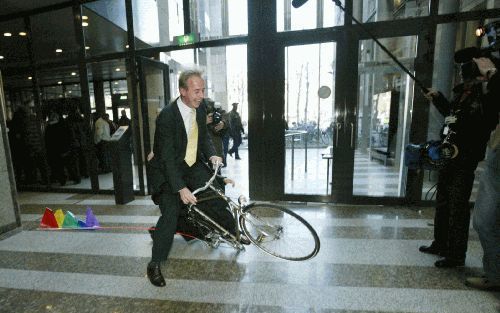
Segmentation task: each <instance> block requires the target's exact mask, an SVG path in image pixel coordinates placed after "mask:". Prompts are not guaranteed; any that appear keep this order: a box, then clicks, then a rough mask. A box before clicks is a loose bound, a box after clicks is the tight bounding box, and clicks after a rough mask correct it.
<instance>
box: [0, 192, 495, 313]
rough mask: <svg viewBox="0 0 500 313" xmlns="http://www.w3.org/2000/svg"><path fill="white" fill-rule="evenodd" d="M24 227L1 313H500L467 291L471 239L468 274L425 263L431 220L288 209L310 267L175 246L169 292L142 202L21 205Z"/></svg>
mask: <svg viewBox="0 0 500 313" xmlns="http://www.w3.org/2000/svg"><path fill="white" fill-rule="evenodd" d="M19 202H20V204H21V213H22V221H23V227H22V230H18V231H15V232H13V233H10V234H8V235H4V236H2V237H0V239H1V240H0V312H2V313H3V312H110V313H112V312H271V313H273V312H280V313H285V312H323V313H326V312H328V313H333V312H336V313H347V312H353V313H354V312H357V313H363V312H405V313H408V312H439V313H448V312H449V313H457V312H464V313H465V312H467V313H474V312H477V313H490V312H491V313H494V312H499V309H500V293H492V292H482V291H477V290H473V289H471V288H468V287H466V286H465V285H464V284H463V281H464V278H465V277H466V276H468V275H478V274H480V273H481V247H480V243H479V241H478V237H477V234H476V233H475V232H474V231H473V230H471V234H470V241H469V249H468V255H467V260H466V266H465V267H463V268H459V269H437V268H435V267H434V266H433V263H434V261H435V260H436V259H437V257H434V256H431V255H426V254H422V253H419V252H418V246H419V245H421V244H426V243H429V241H430V240H431V238H432V224H431V223H432V215H433V211H432V209H431V208H415V207H412V208H407V207H383V206H352V205H326V204H312V203H304V204H301V205H287V206H288V207H290V208H292V209H293V210H294V211H295V212H297V213H299V214H300V215H301V216H303V217H304V218H306V219H307V220H308V221H309V222H310V223H311V224H312V225H313V226H314V228H315V229H316V230H317V232H318V234H319V236H320V238H321V250H320V252H319V254H318V255H317V256H316V257H315V258H314V259H312V260H309V261H304V262H290V261H283V260H280V259H276V258H273V257H271V256H268V255H266V254H265V253H263V252H261V251H260V250H258V249H257V248H255V247H252V246H250V247H248V248H247V249H246V251H244V252H241V253H239V254H238V253H236V252H235V251H234V250H233V249H232V248H229V247H224V246H221V247H219V248H218V249H211V248H209V247H207V246H205V245H204V244H203V243H202V242H199V241H194V242H190V243H186V242H185V241H184V240H183V239H182V238H180V237H179V238H177V237H176V238H175V241H174V246H173V249H172V252H171V254H170V257H169V260H168V261H167V262H166V264H165V265H164V266H163V273H164V275H165V278H166V280H167V286H166V287H165V288H157V287H154V286H152V285H151V284H150V283H149V281H148V279H147V278H146V277H145V269H146V265H147V263H148V261H149V258H150V254H151V240H150V237H149V234H148V233H147V231H146V228H147V227H149V226H151V225H153V224H154V223H155V222H156V219H157V217H158V214H159V210H158V208H157V207H156V206H155V205H153V203H152V202H151V201H150V200H149V199H148V198H141V197H138V198H136V200H134V201H133V202H130V203H128V204H127V205H115V204H114V199H113V197H112V196H110V195H83V194H71V193H66V194H63V193H57V194H51V193H33V192H24V193H20V194H19ZM45 207H50V208H52V209H63V210H65V211H67V210H69V211H71V212H73V213H74V214H75V215H77V216H79V217H82V216H83V215H84V214H85V210H86V208H87V207H91V208H92V209H93V211H94V213H95V215H96V216H97V218H98V220H99V221H100V223H101V225H102V226H103V228H102V229H100V230H94V231H71V230H57V231H47V230H40V229H38V225H39V221H40V218H41V217H42V214H43V211H44V208H45Z"/></svg>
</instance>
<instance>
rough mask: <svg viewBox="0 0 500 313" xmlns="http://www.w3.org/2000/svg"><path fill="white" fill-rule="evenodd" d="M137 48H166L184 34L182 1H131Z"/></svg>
mask: <svg viewBox="0 0 500 313" xmlns="http://www.w3.org/2000/svg"><path fill="white" fill-rule="evenodd" d="M132 6H133V15H134V33H135V37H136V39H137V41H136V45H137V48H139V49H140V48H146V47H155V46H168V45H171V44H172V40H173V37H174V36H179V35H183V34H184V13H183V1H182V0H133V3H132Z"/></svg>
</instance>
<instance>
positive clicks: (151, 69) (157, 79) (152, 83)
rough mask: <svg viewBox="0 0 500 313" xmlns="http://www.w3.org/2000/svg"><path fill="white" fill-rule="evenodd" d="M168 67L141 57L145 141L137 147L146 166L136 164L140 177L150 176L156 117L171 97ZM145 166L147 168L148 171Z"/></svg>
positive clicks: (141, 122) (140, 70)
mask: <svg viewBox="0 0 500 313" xmlns="http://www.w3.org/2000/svg"><path fill="white" fill-rule="evenodd" d="M168 69H169V68H168V65H166V64H164V63H162V62H158V61H154V60H151V59H147V58H139V77H140V80H139V86H140V97H141V103H140V116H139V117H138V120H139V121H140V125H142V127H141V130H142V134H141V135H142V141H143V143H142V146H141V148H142V149H136V151H142V152H141V153H143V157H142V160H144V162H145V163H146V166H142V165H141V166H139V165H137V164H136V166H135V169H136V171H135V173H137V175H138V177H140V176H141V175H144V174H146V178H147V177H149V173H148V171H147V169H148V167H147V158H148V155H149V154H150V153H151V152H152V151H153V145H154V133H155V126H156V117H157V116H158V114H159V113H160V111H161V109H163V107H164V106H165V105H166V104H167V103H168V101H169V99H170V89H169V85H170V83H169V75H168V73H169V70H168ZM144 168H146V173H145V171H144ZM134 176H136V175H134ZM139 181H140V180H139ZM146 181H147V179H146ZM135 182H136V178H134V184H135ZM146 185H147V182H146ZM141 189H142V188H141ZM148 190H149V188H148Z"/></svg>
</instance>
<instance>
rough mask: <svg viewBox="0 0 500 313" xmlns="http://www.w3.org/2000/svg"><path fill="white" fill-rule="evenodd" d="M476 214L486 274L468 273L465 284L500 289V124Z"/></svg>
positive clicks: (490, 146) (492, 142) (491, 143)
mask: <svg viewBox="0 0 500 313" xmlns="http://www.w3.org/2000/svg"><path fill="white" fill-rule="evenodd" d="M499 117H500V115H499ZM472 214H473V215H472V225H473V226H474V229H475V230H476V231H477V233H478V234H479V241H480V242H481V246H482V247H483V251H484V254H483V270H484V274H485V275H484V276H482V277H468V278H467V279H466V280H465V284H466V285H467V286H469V287H473V288H477V289H481V290H495V291H500V124H498V125H497V128H496V130H495V131H494V132H493V133H492V135H491V137H490V141H489V144H488V155H487V157H486V169H485V171H484V172H483V173H482V174H481V180H480V183H479V190H478V193H477V199H476V205H475V206H474V212H473V213H472Z"/></svg>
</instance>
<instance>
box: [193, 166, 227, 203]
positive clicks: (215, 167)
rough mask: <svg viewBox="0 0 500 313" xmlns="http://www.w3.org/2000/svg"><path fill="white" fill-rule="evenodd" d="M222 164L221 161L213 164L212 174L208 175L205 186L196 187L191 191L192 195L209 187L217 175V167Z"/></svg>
mask: <svg viewBox="0 0 500 313" xmlns="http://www.w3.org/2000/svg"><path fill="white" fill-rule="evenodd" d="M221 166H222V163H221V162H216V163H215V164H214V174H213V175H212V177H210V179H209V180H208V181H207V183H206V184H205V186H203V187H200V188H198V189H196V190H195V191H193V192H192V193H193V195H196V194H197V193H200V192H202V191H205V190H207V189H208V187H210V185H211V184H212V183H213V181H214V180H215V177H217V173H218V172H219V169H220V167H221Z"/></svg>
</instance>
